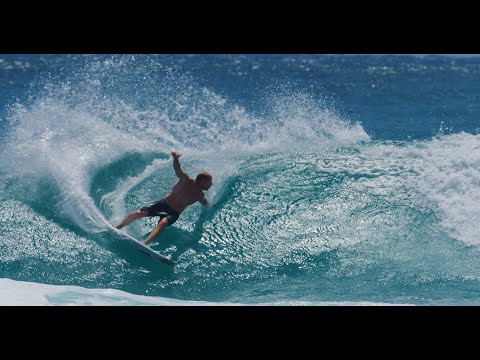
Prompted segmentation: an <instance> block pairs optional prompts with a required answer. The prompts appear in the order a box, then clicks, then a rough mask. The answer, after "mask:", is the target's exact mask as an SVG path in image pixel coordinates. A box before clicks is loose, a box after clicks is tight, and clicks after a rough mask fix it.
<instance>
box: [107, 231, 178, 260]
mask: <svg viewBox="0 0 480 360" xmlns="http://www.w3.org/2000/svg"><path fill="white" fill-rule="evenodd" d="M108 229H109V230H110V231H112V232H114V233H115V234H117V235H118V236H119V237H121V238H122V239H123V240H125V241H128V242H129V244H130V245H132V247H133V248H134V249H135V250H136V251H138V252H140V253H141V254H142V255H144V256H146V257H149V258H150V259H152V260H153V261H156V262H159V263H162V264H167V265H176V264H177V263H176V262H175V261H173V260H170V259H169V258H167V257H165V256H163V255H161V254H159V253H158V252H156V251H155V250H152V249H150V248H149V247H148V246H146V245H144V244H142V243H141V242H140V241H138V240H137V239H135V238H134V237H133V236H130V235H128V234H127V233H126V232H123V231H122V230H119V229H117V228H115V227H113V226H111V225H109V226H108Z"/></svg>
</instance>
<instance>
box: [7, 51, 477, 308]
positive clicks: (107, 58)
mask: <svg viewBox="0 0 480 360" xmlns="http://www.w3.org/2000/svg"><path fill="white" fill-rule="evenodd" d="M479 130H480V56H467V55H320V54H319V55H313V54H309V55H300V54H299V55H296V54H275V55H268V54H262V55H254V54H251V55H245V54H242V55H221V54H216V55H178V54H177V55H131V54H130V55H14V54H2V55H0V305H228V304H238V305H391V304H394V305H479V304H480V231H479V230H480V225H479V224H480V221H479V219H480V206H479V204H480V135H479ZM174 150H175V151H180V152H182V153H183V156H182V157H181V158H180V162H181V165H182V169H183V170H184V171H185V172H186V173H188V174H189V175H190V176H191V177H194V176H195V175H196V174H197V173H198V172H200V171H209V172H210V173H211V174H212V175H213V183H214V185H213V186H212V188H211V189H210V190H209V191H208V192H207V193H206V197H207V199H208V201H209V205H208V206H206V207H204V206H202V205H200V204H199V203H197V204H194V205H192V206H190V207H188V208H187V209H186V210H185V212H183V213H182V215H181V216H180V218H179V220H178V221H177V222H176V223H175V224H174V225H173V226H171V227H168V228H167V229H166V230H165V232H164V233H163V234H162V235H161V236H160V237H159V238H158V239H157V240H156V241H154V242H153V243H151V247H152V249H154V250H156V251H158V252H160V253H161V254H163V255H165V256H167V257H169V258H171V259H173V260H175V261H176V262H177V265H176V266H174V267H170V266H162V265H154V264H153V262H152V261H151V260H149V259H148V258H145V257H142V256H140V255H138V253H135V252H134V251H133V250H132V249H131V248H129V247H128V246H126V244H125V242H124V241H123V240H121V239H120V238H116V237H115V235H114V234H113V233H111V232H109V231H107V230H106V228H105V221H109V222H112V223H119V222H120V220H121V219H122V218H123V217H124V216H125V215H127V214H128V213H130V212H132V211H134V210H137V209H139V208H140V207H142V206H144V205H146V204H148V203H151V202H152V201H155V200H158V199H161V198H163V197H164V196H165V195H166V193H167V192H168V191H169V190H170V189H171V187H172V186H173V185H174V184H175V182H176V176H175V172H174V170H173V167H172V158H171V157H170V156H169V154H170V152H171V151H174ZM157 220H158V219H156V218H144V219H141V220H139V221H137V222H135V223H133V224H131V225H129V226H127V227H125V228H124V230H125V231H126V232H127V233H129V234H130V235H132V236H134V237H136V238H137V239H145V238H146V237H147V236H148V234H149V233H150V231H151V230H152V229H153V228H154V227H155V226H156V223H157Z"/></svg>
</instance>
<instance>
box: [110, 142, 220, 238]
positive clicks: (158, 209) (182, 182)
mask: <svg viewBox="0 0 480 360" xmlns="http://www.w3.org/2000/svg"><path fill="white" fill-rule="evenodd" d="M170 155H172V157H173V169H174V170H175V174H176V175H177V176H178V178H179V180H178V182H177V183H176V184H175V185H174V186H173V188H172V190H171V191H170V192H169V193H168V194H167V195H166V196H165V197H164V198H163V199H162V200H159V201H155V202H153V203H151V204H149V205H147V206H144V207H142V208H140V210H136V211H134V212H132V213H130V214H128V215H127V217H126V218H125V219H123V220H122V222H121V223H120V224H119V225H117V226H116V228H117V229H121V228H123V227H124V226H126V225H129V224H131V223H132V222H134V221H136V220H138V219H141V218H143V217H145V216H160V220H159V222H158V225H157V227H156V228H155V229H153V231H152V232H151V233H150V235H148V237H147V238H146V239H145V240H144V241H143V244H145V245H147V244H148V243H149V242H151V241H152V240H153V239H155V238H156V237H157V236H159V235H160V234H161V233H162V231H163V230H164V229H165V228H166V227H167V226H170V225H172V224H173V223H174V222H175V221H177V219H178V217H179V216H180V214H181V213H182V212H183V210H185V208H186V207H187V206H189V205H192V204H193V203H196V202H197V201H198V202H200V203H201V204H202V205H207V204H208V201H207V199H205V193H204V192H203V191H204V190H208V189H210V187H211V186H212V175H210V174H209V173H208V172H200V173H198V174H197V177H196V178H195V180H193V179H192V178H190V176H188V175H187V174H186V173H184V172H183V171H182V169H181V168H180V162H179V161H178V158H179V157H180V156H182V154H181V153H179V152H176V151H173V152H171V153H170Z"/></svg>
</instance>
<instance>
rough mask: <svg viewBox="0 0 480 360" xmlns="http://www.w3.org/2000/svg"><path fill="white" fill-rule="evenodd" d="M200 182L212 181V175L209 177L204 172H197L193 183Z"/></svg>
mask: <svg viewBox="0 0 480 360" xmlns="http://www.w3.org/2000/svg"><path fill="white" fill-rule="evenodd" d="M202 180H212V175H210V174H209V173H208V172H206V171H202V172H199V173H198V175H197V178H196V179H195V182H199V181H202Z"/></svg>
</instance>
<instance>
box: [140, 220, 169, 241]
mask: <svg viewBox="0 0 480 360" xmlns="http://www.w3.org/2000/svg"><path fill="white" fill-rule="evenodd" d="M167 226H168V219H167V218H163V219H162V220H160V221H159V222H158V225H157V227H156V228H155V229H153V231H152V232H151V233H150V235H148V237H147V238H146V239H145V240H144V241H142V243H143V244H144V245H147V244H148V243H149V242H150V241H152V240H153V239H155V238H156V237H157V236H158V235H160V234H161V233H162V231H163V230H164V229H165V228H166V227H167Z"/></svg>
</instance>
